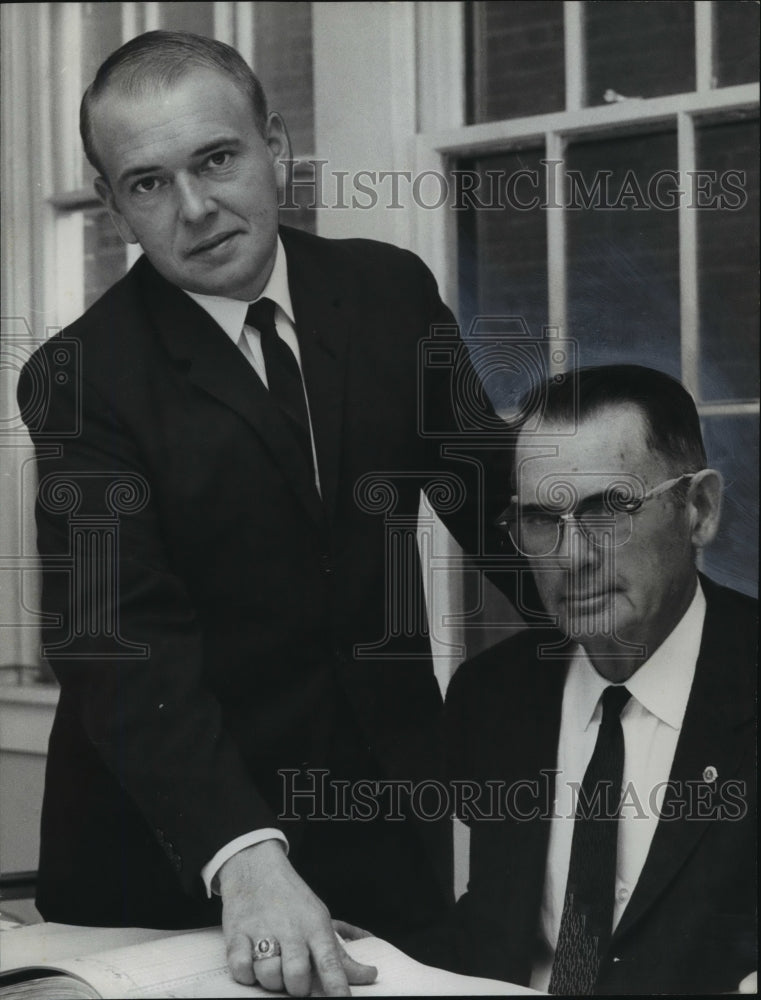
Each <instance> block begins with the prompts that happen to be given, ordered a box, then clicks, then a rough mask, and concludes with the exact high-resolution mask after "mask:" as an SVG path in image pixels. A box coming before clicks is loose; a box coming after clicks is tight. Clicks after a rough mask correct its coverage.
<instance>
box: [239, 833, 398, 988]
mask: <svg viewBox="0 0 761 1000" xmlns="http://www.w3.org/2000/svg"><path fill="white" fill-rule="evenodd" d="M219 887H220V892H221V894H222V907H223V908H222V928H223V931H224V935H225V943H226V945H227V963H228V965H229V967H230V973H231V974H232V977H233V979H235V980H237V982H239V983H244V984H246V985H249V986H250V985H253V983H255V982H258V983H259V984H260V985H261V986H263V987H264V988H265V989H268V990H286V991H287V992H288V993H290V994H291V995H292V996H307V995H308V993H309V991H310V989H311V988H312V983H313V982H314V983H315V985H318V984H319V986H320V987H321V989H322V990H323V992H324V994H325V996H330V997H333V996H335V997H340V996H351V990H350V989H349V985H350V984H356V985H359V984H366V983H372V982H373V981H374V980H375V977H376V976H377V974H378V970H377V969H376V968H375V967H374V966H372V965H360V964H359V963H358V962H355V961H354V960H353V959H352V958H350V957H349V955H347V954H346V952H345V951H344V950H343V948H341V946H340V944H339V942H338V940H337V939H336V935H335V933H334V931H333V926H332V924H331V920H330V914H329V913H328V910H327V908H326V907H325V906H324V904H323V903H322V902H321V901H320V900H319V899H318V898H317V896H315V894H314V893H313V892H312V890H311V889H310V888H309V886H308V885H307V884H306V882H304V880H303V879H302V878H300V877H299V875H297V874H296V872H295V871H294V869H293V867H292V866H291V864H290V862H289V861H288V859H287V858H286V856H285V852H284V850H283V848H282V846H281V844H280V842H279V841H276V840H265V841H263V842H262V843H260V844H255V845H254V846H253V847H247V848H246V849H245V850H243V851H240V852H239V853H238V854H235V855H233V857H232V858H230V860H229V861H226V862H225V864H224V865H223V866H222V868H221V869H220V872H219ZM265 937H266V938H276V939H277V940H278V941H279V943H280V948H281V952H282V954H281V955H280V957H278V958H265V959H259V960H257V961H256V962H254V960H253V947H254V941H256V940H257V938H265Z"/></svg>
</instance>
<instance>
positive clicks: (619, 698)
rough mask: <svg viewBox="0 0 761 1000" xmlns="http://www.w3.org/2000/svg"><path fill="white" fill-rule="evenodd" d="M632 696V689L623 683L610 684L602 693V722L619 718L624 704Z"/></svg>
mask: <svg viewBox="0 0 761 1000" xmlns="http://www.w3.org/2000/svg"><path fill="white" fill-rule="evenodd" d="M630 698H631V691H629V689H628V688H627V687H625V686H624V685H623V684H610V685H609V686H608V687H606V688H605V690H604V691H603V693H602V724H603V725H605V723H606V722H607V721H611V722H612V721H614V720H615V719H618V718H619V716H620V715H621V712H623V710H624V705H625V704H626V703H627V701H628V700H629V699H630Z"/></svg>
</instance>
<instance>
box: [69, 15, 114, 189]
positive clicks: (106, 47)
mask: <svg viewBox="0 0 761 1000" xmlns="http://www.w3.org/2000/svg"><path fill="white" fill-rule="evenodd" d="M81 6H82V11H81V17H82V89H83V91H84V88H85V87H89V85H90V84H91V83H92V81H93V80H94V78H95V74H96V73H97V72H98V67H99V66H100V64H101V63H102V62H103V60H104V59H105V58H106V57H107V56H109V55H110V54H111V53H112V52H113V51H115V50H116V49H118V48H119V46H120V45H121V44H122V5H121V4H120V3H83V4H82V5H81ZM76 142H77V143H79V137H78V136H77V138H76ZM82 164H83V166H82V173H83V179H82V183H83V186H84V187H86V188H89V189H92V182H93V178H94V177H95V175H96V173H97V171H96V170H95V169H94V168H93V167H91V166H90V164H89V163H88V162H87V158H86V157H85V155H84V153H83V154H82Z"/></svg>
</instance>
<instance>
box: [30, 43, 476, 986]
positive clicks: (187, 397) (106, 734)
mask: <svg viewBox="0 0 761 1000" xmlns="http://www.w3.org/2000/svg"><path fill="white" fill-rule="evenodd" d="M81 126H82V136H83V141H84V145H85V149H86V152H87V155H88V157H89V159H90V161H91V162H92V163H93V164H94V165H95V167H96V169H97V170H98V173H99V176H98V178H97V180H96V182H95V185H96V189H97V192H98V195H99V196H100V198H101V200H102V201H103V203H104V204H105V205H106V206H107V208H108V210H109V212H110V214H111V217H112V219H113V221H114V224H115V225H116V227H117V229H118V230H119V233H120V234H121V236H122V237H123V238H124V239H125V240H126V241H127V242H129V243H139V244H140V245H141V247H142V249H143V251H144V256H142V257H141V258H140V259H139V260H138V262H137V264H136V265H135V266H134V267H133V268H132V269H131V271H130V272H129V274H128V275H127V276H126V277H125V278H124V279H123V280H121V281H120V282H118V283H117V284H116V285H115V286H114V287H113V288H112V289H111V290H110V291H109V292H107V293H106V295H105V296H103V298H102V299H100V300H99V301H98V302H97V303H96V304H95V305H94V306H93V307H92V308H91V309H89V310H88V311H87V313H86V314H85V315H84V316H83V317H82V318H81V319H80V320H78V321H77V322H76V323H74V324H73V325H72V326H71V327H69V328H68V329H66V330H65V331H64V332H63V336H62V337H54V338H53V339H52V340H51V341H49V342H48V343H46V344H45V345H44V346H43V347H42V348H41V350H40V351H39V352H38V353H37V355H35V357H34V358H33V359H32V361H31V362H30V363H29V365H28V366H27V368H26V369H25V371H24V374H23V376H22V379H21V384H20V390H19V399H20V404H21V409H22V413H24V414H25V418H26V419H27V422H28V424H29V427H30V431H31V433H32V436H33V438H34V440H35V442H36V444H37V445H38V464H39V478H40V492H39V498H38V506H37V518H38V535H39V549H40V553H41V556H42V560H43V567H44V597H43V602H44V610H45V612H46V614H47V615H48V616H49V618H48V622H49V624H48V626H47V629H46V632H45V637H44V638H45V652H46V655H47V656H48V657H49V659H50V662H51V664H52V666H53V668H54V670H55V672H56V674H57V676H58V678H59V680H60V682H61V698H60V705H59V708H58V713H57V716H56V722H55V726H54V730H53V735H52V738H51V744H50V754H49V763H48V773H47V782H46V793H45V802H44V809H43V820H42V847H41V856H40V870H39V891H38V906H39V909H40V912H41V913H42V914H43V916H44V917H45V918H46V919H48V920H56V921H63V922H68V923H84V924H111V925H119V924H121V925H144V926H153V927H191V926H203V925H207V924H211V923H215V922H217V921H218V920H219V918H220V909H221V915H222V921H223V926H224V931H225V937H226V941H227V947H228V956H229V963H230V968H231V970H232V973H233V975H234V977H235V978H236V979H237V980H239V981H240V982H244V983H251V982H253V981H254V980H255V979H256V980H257V981H258V982H260V983H261V984H262V985H264V986H265V987H268V988H271V989H282V988H285V989H286V990H288V991H289V992H291V993H294V994H303V993H305V992H306V991H307V990H308V988H309V981H310V976H311V974H312V973H313V972H316V974H317V976H318V978H319V979H320V981H321V985H322V987H323V988H324V989H325V991H326V992H327V993H329V994H331V995H333V994H336V995H338V994H342V993H346V992H348V986H347V979H348V980H349V981H353V982H365V981H368V979H370V978H372V976H373V974H374V973H373V970H372V969H368V968H366V967H361V966H357V965H356V964H355V963H352V962H351V961H350V960H349V959H348V958H347V957H346V956H345V955H344V956H342V955H341V953H340V951H339V949H338V947H337V945H336V943H335V938H334V935H333V932H332V926H331V922H330V916H331V915H333V916H336V917H345V918H346V919H350V920H352V921H356V922H357V923H361V924H363V925H364V926H366V927H368V928H369V929H370V930H372V931H374V932H376V933H378V934H381V935H384V936H387V937H390V938H391V939H392V940H396V941H403V940H404V939H405V935H407V934H409V933H412V932H414V931H415V930H416V928H419V927H421V926H423V925H425V924H426V923H429V922H430V921H431V920H432V919H434V918H435V916H436V914H437V913H438V912H439V911H440V910H441V908H442V907H444V906H445V905H446V904H447V902H448V899H449V894H450V892H451V886H450V880H451V865H450V854H449V843H448V830H447V826H446V824H444V825H443V826H442V825H441V824H438V825H437V824H431V823H424V822H419V823H418V822H417V821H416V820H415V818H414V817H412V816H410V815H407V814H406V812H404V810H402V814H401V815H396V813H395V815H396V818H395V819H394V820H393V821H390V820H389V821H386V820H384V818H383V804H382V803H381V806H380V810H379V811H376V812H378V814H377V815H372V816H370V817H369V819H367V821H365V822H356V821H354V822H351V821H347V820H345V819H344V818H343V815H342V812H341V803H340V797H338V796H337V795H334V794H333V791H332V789H333V787H334V786H333V785H330V786H329V785H328V784H325V785H323V784H321V780H320V775H321V773H322V772H327V773H328V774H329V777H330V779H331V781H336V782H353V781H355V780H363V781H369V782H371V783H372V782H377V781H386V780H388V781H389V782H391V783H392V784H393V782H397V783H398V782H400V781H412V782H414V781H416V780H420V779H423V778H431V777H435V776H437V775H438V774H439V759H438V758H439V745H440V744H439V736H438V722H439V702H440V698H439V692H438V687H437V684H436V681H435V678H434V675H433V671H432V664H431V658H430V643H429V640H428V636H427V631H426V628H425V623H424V615H421V616H418V617H420V618H422V619H423V620H422V621H417V622H414V623H413V626H414V627H411V626H410V619H409V617H408V618H406V619H404V620H403V621H402V623H401V627H400V625H399V622H397V621H396V620H394V619H393V618H391V617H390V616H389V615H388V614H387V605H388V602H389V600H390V598H394V599H395V600H396V601H397V603H398V606H399V607H402V608H403V607H405V606H406V607H422V603H421V602H422V585H421V578H420V567H419V564H418V558H417V551H416V548H415V545H414V526H415V519H416V514H417V508H418V501H419V495H420V490H421V488H422V489H426V488H430V487H432V486H437V485H438V487H439V488H437V489H435V490H434V489H431V496H432V500H433V502H434V503H436V500H437V497H438V498H439V500H441V498H442V496H443V494H445V493H447V491H448V494H449V500H448V516H447V523H448V524H449V525H450V527H451V528H452V530H453V531H454V532H455V534H456V536H457V537H458V539H459V540H460V541H461V542H462V543H463V544H464V545H466V546H468V547H469V548H471V550H475V549H476V547H477V545H478V539H479V537H480V532H479V523H484V522H483V518H482V517H481V514H482V512H481V510H480V501H479V497H480V495H481V492H482V491H481V489H480V486H481V469H480V468H479V466H478V463H474V462H466V461H463V460H461V459H460V460H458V459H456V458H454V459H451V460H450V461H449V462H445V461H444V460H443V459H442V458H441V450H440V448H439V445H440V443H441V440H442V435H443V436H444V437H446V436H447V435H450V436H451V439H452V440H456V439H457V432H458V427H459V423H458V415H457V413H456V412H455V409H456V404H457V400H456V399H454V398H453V393H452V385H453V371H452V367H451V365H450V367H449V369H447V368H446V366H444V368H437V369H436V370H431V371H429V372H424V373H423V375H424V378H423V379H422V381H419V379H418V375H419V365H418V352H419V344H420V342H421V341H422V340H424V339H425V338H427V337H428V336H429V334H430V332H431V329H432V327H434V326H440V325H442V324H443V325H444V326H449V325H450V324H453V318H452V315H451V313H449V311H448V310H447V309H446V308H445V307H444V306H443V304H442V302H441V300H440V299H439V296H438V292H437V289H436V285H435V282H434V280H433V278H432V276H431V274H430V273H429V272H428V270H427V269H426V268H425V267H424V265H423V264H422V263H421V262H420V261H419V260H418V259H417V258H415V257H414V256H413V255H411V254H409V253H406V252H403V251H400V250H397V249H395V248H392V247H389V246H386V245H383V244H380V243H374V242H370V241H360V240H350V241H340V242H339V241H336V242H334V241H327V240H323V239H318V238H316V237H313V236H309V235H306V234H303V233H300V232H296V231H293V230H288V229H280V230H279V229H278V177H279V170H280V169H281V165H280V161H281V160H287V159H288V157H289V154H290V150H289V143H288V137H287V133H286V129H285V126H284V124H283V122H282V120H281V119H280V117H279V116H278V115H277V114H275V113H268V112H267V107H266V103H265V98H264V95H263V93H262V91H261V87H260V85H259V83H258V81H257V80H256V78H255V77H254V76H253V74H252V73H251V71H250V69H249V67H248V66H247V65H246V64H245V62H244V61H243V60H242V59H241V58H240V56H239V55H238V54H237V53H236V52H235V50H233V49H231V48H230V47H228V46H226V45H224V44H222V43H220V42H216V41H212V40H209V39H206V38H201V37H199V36H195V35H190V34H185V33H169V32H149V33H147V34H145V35H142V36H140V37H138V38H136V39H134V40H132V41H130V42H128V43H127V44H126V45H124V46H123V47H122V48H120V49H119V50H118V51H117V52H115V53H113V54H112V55H111V56H110V57H109V58H108V59H107V60H106V62H105V63H104V64H103V65H102V66H101V68H100V70H99V71H98V74H97V76H96V78H95V80H94V82H93V83H92V85H91V86H90V87H89V88H88V90H87V92H86V94H85V96H84V99H83V102H82V114H81ZM67 345H68V347H72V345H73V348H72V350H71V352H70V354H69V355H68V356H69V357H70V358H72V359H73V362H76V364H74V363H72V365H71V366H70V367H69V368H67V367H66V364H65V361H62V358H63V357H64V355H65V351H64V352H63V353H62V350H61V349H62V348H65V347H66V346H67ZM441 346H443V347H445V348H447V349H448V350H449V351H450V355H451V357H452V358H453V359H456V360H455V361H454V362H453V364H455V365H456V366H458V369H459V374H460V375H462V376H463V378H462V379H461V381H462V382H464V383H466V384H467V383H468V381H469V378H470V375H469V372H470V368H469V361H468V359H467V352H466V351H464V350H463V345H462V343H461V342H460V341H459V338H458V336H457V334H456V330H455V328H454V327H450V332H449V334H448V335H445V336H444V337H443V338H442V340H441ZM62 367H63V370H62ZM471 381H472V380H471ZM72 421H73V423H72ZM423 425H425V426H426V427H428V426H430V427H435V428H436V429H437V433H438V437H436V438H431V437H426V436H424V435H423V434H422V433H420V428H421V426H423ZM72 426H74V427H75V432H74V433H71V428H72ZM432 442H433V443H432ZM442 482H444V483H445V485H446V487H447V489H445V490H443V491H442V489H441V488H440V486H441V483H442ZM452 497H455V498H456V499H455V501H454V502H453V501H452ZM388 511H391V512H392V513H393V515H394V516H398V517H399V518H400V519H401V520H404V519H406V524H407V525H408V530H407V534H406V536H405V537H406V543H405V545H406V550H405V551H406V561H401V563H400V561H399V559H397V553H396V552H395V551H394V550H393V546H391V545H388V544H387V541H388V530H387V526H386V524H385V522H384V513H385V512H388ZM444 513H447V512H446V511H445V512H444ZM114 524H117V526H118V532H117V533H116V534H112V535H110V536H108V537H109V538H111V541H110V542H108V544H104V545H103V546H102V547H101V548H98V545H99V544H100V542H99V541H98V539H101V538H102V537H103V535H102V532H103V526H104V525H105V526H106V527H107V528H108V527H109V526H110V527H111V528H113V526H114ZM85 526H87V530H85ZM99 531H100V532H101V534H100V535H99V534H98V532H99ZM88 532H89V534H88ZM83 539H84V540H83ZM411 539H412V542H411V544H410V540H411ZM395 560H396V561H395ZM400 566H401V568H400ZM72 567H73V569H72ZM361 648H364V650H365V653H366V654H367V655H363V654H362V652H361ZM358 650H359V652H358ZM396 812H398V810H397V811H396ZM220 897H221V899H220ZM220 902H221V907H220Z"/></svg>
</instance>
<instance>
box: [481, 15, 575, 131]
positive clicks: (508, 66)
mask: <svg viewBox="0 0 761 1000" xmlns="http://www.w3.org/2000/svg"><path fill="white" fill-rule="evenodd" d="M467 8H468V10H469V11H470V13H471V23H470V26H469V29H470V44H469V49H470V51H469V52H468V56H469V61H470V66H471V72H470V73H469V74H468V76H469V79H470V80H471V81H472V88H473V89H472V93H471V94H470V95H469V99H470V109H469V113H468V121H469V122H488V121H494V120H496V119H499V118H517V117H521V116H523V115H535V114H543V113H545V112H548V111H560V110H562V109H563V108H564V107H565V59H564V53H563V4H562V3H561V2H557V0H547V2H545V3H535V2H529V3H526V2H523V0H513V2H511V3H499V2H485V3H473V4H468V5H467Z"/></svg>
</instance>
